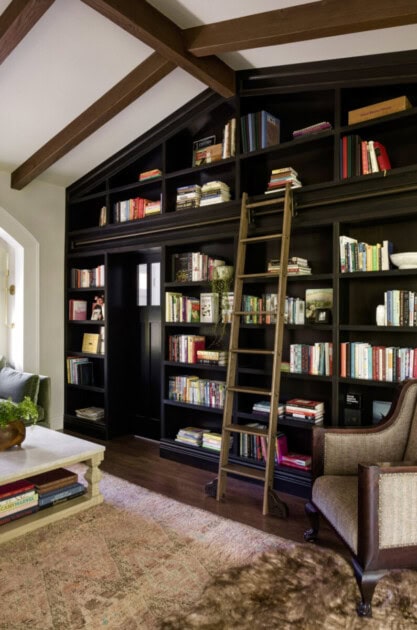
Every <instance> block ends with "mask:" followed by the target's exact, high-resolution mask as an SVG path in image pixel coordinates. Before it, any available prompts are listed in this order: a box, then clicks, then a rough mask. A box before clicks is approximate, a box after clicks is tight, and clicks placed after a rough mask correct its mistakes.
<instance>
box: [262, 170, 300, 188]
mask: <svg viewBox="0 0 417 630" xmlns="http://www.w3.org/2000/svg"><path fill="white" fill-rule="evenodd" d="M287 184H291V188H300V187H301V186H302V183H301V182H300V180H299V179H298V173H297V171H296V170H294V169H293V168H292V166H284V167H283V168H274V169H273V170H272V171H271V177H270V178H269V182H268V188H267V190H265V195H270V194H271V193H282V192H283V191H284V190H285V187H286V185H287Z"/></svg>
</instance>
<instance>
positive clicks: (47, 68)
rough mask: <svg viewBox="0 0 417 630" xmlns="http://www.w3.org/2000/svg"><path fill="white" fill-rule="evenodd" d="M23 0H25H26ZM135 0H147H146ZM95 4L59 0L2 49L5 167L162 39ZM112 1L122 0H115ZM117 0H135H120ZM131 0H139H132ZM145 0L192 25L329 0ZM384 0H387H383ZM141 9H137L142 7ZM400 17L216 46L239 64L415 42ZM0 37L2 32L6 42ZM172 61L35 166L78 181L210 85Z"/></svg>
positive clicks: (0, 154) (0, 123)
mask: <svg viewBox="0 0 417 630" xmlns="http://www.w3.org/2000/svg"><path fill="white" fill-rule="evenodd" d="M33 1H38V2H41V0H28V3H27V4H31V2H33ZM381 1H382V0H381ZM16 2H17V0H0V15H1V14H3V16H4V15H6V14H5V13H4V11H5V10H6V9H7V8H8V7H9V5H11V4H14V3H16ZM19 2H20V4H25V0H19ZM138 2H139V5H143V4H145V5H146V3H144V2H143V1H142V0H140V1H139V0H138ZM351 2H352V3H353V4H354V5H357V0H345V2H343V3H342V4H343V6H344V7H345V9H346V7H348V6H349V4H351ZM94 4H95V0H91V1H87V0H86V1H82V0H55V2H53V3H52V4H51V6H50V7H49V8H48V9H47V10H46V11H45V13H44V14H43V15H42V16H41V17H40V19H39V20H38V21H37V22H36V23H35V24H34V25H33V27H32V28H31V29H30V30H29V31H28V32H27V34H26V35H25V36H24V37H23V38H22V39H21V41H19V42H18V43H17V45H16V46H15V47H14V48H13V49H12V50H11V51H10V52H9V53H8V54H7V55H6V56H5V58H4V60H3V63H2V64H1V67H0V94H1V98H0V169H1V170H4V171H7V172H10V173H12V172H14V171H16V169H18V168H19V167H20V166H21V165H22V164H24V163H25V162H26V161H27V160H28V159H29V158H30V157H31V156H33V154H35V153H36V152H37V151H38V150H39V149H40V148H41V147H43V146H44V145H45V144H46V143H48V142H49V141H50V140H51V138H53V137H54V136H55V135H56V134H58V133H59V132H60V131H61V130H62V129H63V128H65V127H66V126H67V125H69V124H70V123H71V122H72V121H73V120H74V119H76V118H77V117H78V116H80V114H82V113H83V112H84V111H85V110H86V109H87V108H88V107H90V106H91V105H92V104H93V103H95V101H97V100H98V99H99V98H101V97H102V96H103V95H104V94H105V93H106V92H107V91H108V90H110V89H111V88H112V87H113V86H114V85H115V84H117V83H118V82H119V81H121V80H122V79H123V78H124V77H125V76H126V75H127V74H128V73H129V72H131V71H132V70H133V69H134V68H136V67H137V66H138V65H139V64H141V63H142V62H144V61H145V60H146V59H148V58H149V57H150V55H152V54H153V53H154V50H155V48H153V47H152V46H150V45H149V40H146V38H145V39H144V40H143V41H142V40H141V39H139V38H138V37H137V36H135V35H133V34H130V33H129V32H127V30H125V29H124V28H121V26H120V25H119V24H116V23H115V21H113V20H112V19H109V18H108V17H106V16H105V15H103V14H102V13H100V12H99V10H96V7H94ZM98 4H100V2H98ZM101 4H102V3H101ZM104 4H106V3H104ZM111 4H113V5H117V4H118V2H117V0H113V2H112V3H111ZM119 4H121V5H126V4H129V3H126V2H125V1H123V0H120V2H119ZM130 4H131V5H135V4H136V2H135V0H131V2H130ZM148 4H150V5H152V6H153V7H154V8H156V9H157V10H158V11H159V12H160V13H161V14H163V15H165V16H166V17H167V18H168V19H169V20H170V21H171V22H172V23H174V25H176V26H177V27H179V29H190V28H192V27H195V26H200V25H207V24H212V23H216V22H222V21H224V20H229V19H234V18H241V17H244V16H248V15H253V14H258V13H259V14H260V13H263V12H265V11H276V10H277V9H285V8H286V7H290V6H292V7H294V6H295V5H304V4H306V5H307V4H308V7H311V5H313V4H316V5H322V4H323V2H322V1H321V0H320V1H318V2H316V3H312V2H309V3H306V2H304V1H303V0H287V1H286V0H257V1H256V2H253V0H210V2H208V1H207V0H149V2H148ZM327 4H328V5H329V7H330V8H329V11H330V12H331V5H332V4H333V5H334V6H336V5H335V0H329V1H328V2H327ZM336 4H337V3H336ZM362 4H363V5H365V4H366V6H367V7H368V8H369V7H370V5H372V4H375V2H374V1H371V0H369V1H368V3H362ZM378 4H380V3H378V2H376V5H378ZM382 4H383V5H384V6H385V5H386V2H385V0H384V1H383V2H382ZM412 4H413V2H411V0H408V1H407V0H399V2H398V3H397V6H399V5H410V6H411V5H412ZM415 4H417V3H415ZM89 5H90V6H89ZM93 7H94V8H93ZM305 8H307V7H305ZM9 9H10V7H9ZM138 12H139V14H140V9H138ZM407 19H408V18H406V19H405V21H407ZM409 21H410V22H413V21H415V17H414V16H411V17H410V19H409ZM397 24H398V21H397V20H396V19H395V17H393V20H392V26H391V25H389V27H387V22H385V23H384V28H380V27H379V26H377V28H375V29H374V30H365V31H361V32H351V33H347V34H337V35H330V36H327V34H326V33H325V31H323V34H324V35H325V36H321V37H316V38H314V39H302V36H301V38H300V41H292V42H290V43H282V44H274V45H269V42H266V43H267V44H268V45H264V46H260V47H256V48H244V49H240V50H236V49H234V50H232V51H230V52H218V53H217V57H218V58H219V59H220V60H222V62H224V64H226V65H227V66H229V67H230V68H232V69H233V70H241V69H245V68H251V67H266V66H279V65H287V64H293V63H304V62H309V61H316V60H324V59H336V58H340V57H351V56H359V55H368V54H378V53H384V52H394V51H400V50H411V49H415V48H416V47H417V24H415V23H408V24H407V23H404V20H403V25H401V26H398V25H397ZM0 26H1V17H0ZM301 26H303V25H301ZM301 30H302V29H301ZM3 31H4V29H3ZM1 35H3V33H2V29H1V28H0V36H1ZM163 38H164V36H162V39H161V42H162V45H163V44H164V40H163ZM144 41H148V44H146V43H144ZM2 45H4V44H3V42H2V40H0V51H1V46H2ZM159 52H160V54H162V53H161V51H159ZM173 68H174V69H173V70H172V71H171V72H169V73H168V74H166V76H164V78H162V79H161V80H159V81H157V82H155V84H154V85H153V87H150V89H146V90H144V92H143V94H142V95H140V96H139V97H138V98H136V100H133V102H131V104H129V105H127V107H125V108H124V109H122V111H120V113H116V115H114V116H113V117H112V118H111V119H110V120H108V122H105V123H104V124H103V125H102V126H101V127H100V128H98V129H97V130H96V131H94V132H93V133H91V134H90V135H89V136H88V137H86V138H85V139H84V140H82V141H81V142H80V143H79V144H77V145H76V146H75V147H74V148H71V149H70V150H69V151H68V152H66V154H65V155H63V156H62V157H59V158H58V159H56V161H54V162H53V163H52V164H51V165H50V166H48V167H47V168H46V169H45V170H43V171H42V172H41V173H39V174H37V175H36V176H37V177H38V178H39V179H42V180H43V181H48V182H51V183H55V184H58V185H62V186H67V185H69V184H71V183H72V182H74V181H75V180H77V179H78V178H79V177H81V176H82V175H84V174H85V173H87V172H88V171H89V170H91V169H92V168H94V167H95V166H97V165H98V164H100V163H101V162H102V161H103V160H105V159H107V158H108V157H110V156H111V155H112V154H114V153H115V152H117V151H118V150H119V149H121V148H122V147H124V146H125V145H126V144H128V143H129V142H131V141H132V140H133V139H135V138H136V137H138V136H140V135H141V134H142V133H144V132H146V131H147V130H148V129H149V128H151V127H153V126H154V125H156V124H157V123H158V122H160V121H161V120H163V119H164V118H165V117H166V116H168V115H169V114H171V113H172V112H173V111H175V110H176V109H178V108H179V107H181V106H182V105H184V104H185V103H186V102H187V101H189V100H190V99H192V98H193V97H194V96H196V95H197V94H198V93H199V92H201V91H203V90H205V89H206V88H207V83H206V82H204V81H203V80H201V79H200V78H197V77H196V76H194V75H193V74H192V73H190V72H188V71H187V70H186V69H182V68H180V67H174V66H173ZM32 179H33V178H32Z"/></svg>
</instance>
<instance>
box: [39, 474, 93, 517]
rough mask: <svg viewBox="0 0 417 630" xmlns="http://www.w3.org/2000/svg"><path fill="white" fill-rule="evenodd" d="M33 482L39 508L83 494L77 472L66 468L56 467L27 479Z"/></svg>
mask: <svg viewBox="0 0 417 630" xmlns="http://www.w3.org/2000/svg"><path fill="white" fill-rule="evenodd" d="M27 481H29V482H30V483H32V484H33V486H34V488H35V491H36V494H37V497H38V505H39V509H40V510H41V509H43V508H46V507H50V506H52V505H56V504H57V503H62V502H63V501H68V500H69V499H74V498H75V497H79V496H81V495H83V494H85V491H86V488H85V486H84V484H82V483H79V481H78V475H77V473H74V472H72V471H71V470H67V469H66V468H56V469H55V470H49V471H48V472H45V473H40V474H39V475H34V476H33V477H29V478H28V479H27Z"/></svg>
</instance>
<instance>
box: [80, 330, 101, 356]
mask: <svg viewBox="0 0 417 630" xmlns="http://www.w3.org/2000/svg"><path fill="white" fill-rule="evenodd" d="M99 344H100V335H99V334H98V333H84V334H83V343H82V347H81V351H82V352H87V353H88V354H97V353H98V350H99Z"/></svg>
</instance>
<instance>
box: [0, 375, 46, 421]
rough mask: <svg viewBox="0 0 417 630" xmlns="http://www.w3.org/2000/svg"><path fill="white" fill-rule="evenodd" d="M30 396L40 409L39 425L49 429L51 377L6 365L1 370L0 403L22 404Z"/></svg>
mask: <svg viewBox="0 0 417 630" xmlns="http://www.w3.org/2000/svg"><path fill="white" fill-rule="evenodd" d="M25 396H29V398H30V399H31V400H33V402H34V403H35V404H36V406H37V407H38V412H39V418H38V422H37V424H39V425H41V426H44V427H49V419H50V418H49V410H50V402H51V379H50V377H49V376H44V375H41V374H32V373H31V372H22V371H20V370H15V369H14V368H12V367H10V366H8V365H5V366H4V367H2V368H1V369H0V401H1V400H8V399H11V400H12V401H13V402H16V403H17V402H21V401H22V400H23V399H24V397H25Z"/></svg>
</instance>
